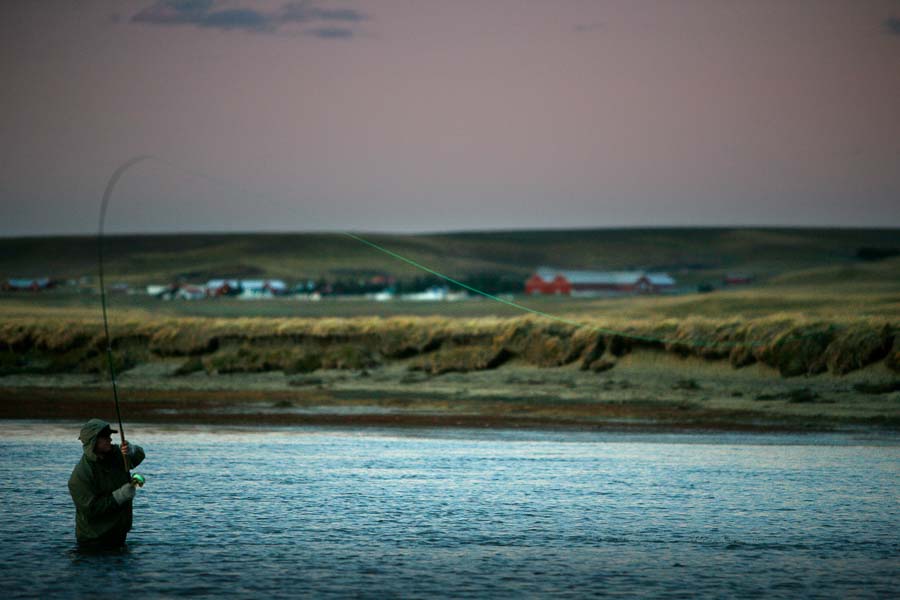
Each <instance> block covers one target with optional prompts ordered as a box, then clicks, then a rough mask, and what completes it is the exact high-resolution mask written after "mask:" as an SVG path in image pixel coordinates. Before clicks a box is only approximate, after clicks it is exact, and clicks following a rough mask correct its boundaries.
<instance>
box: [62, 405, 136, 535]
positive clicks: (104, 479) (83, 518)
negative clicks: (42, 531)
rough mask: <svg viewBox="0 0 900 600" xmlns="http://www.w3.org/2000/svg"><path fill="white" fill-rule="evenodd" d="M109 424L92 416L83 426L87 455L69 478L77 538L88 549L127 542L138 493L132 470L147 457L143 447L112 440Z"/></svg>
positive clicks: (80, 437) (113, 430)
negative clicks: (134, 500) (130, 471)
mask: <svg viewBox="0 0 900 600" xmlns="http://www.w3.org/2000/svg"><path fill="white" fill-rule="evenodd" d="M114 433H118V431H116V430H115V429H111V428H110V426H109V423H107V422H106V421H103V420H101V419H91V420H90V421H88V422H87V423H85V425H84V427H82V428H81V434H80V435H79V436H78V439H79V440H81V443H82V446H83V448H84V454H83V455H82V456H81V461H80V462H79V463H78V464H77V465H75V468H74V469H73V470H72V476H71V477H69V493H71V494H72V501H73V502H74V503H75V537H76V538H77V539H78V545H79V546H80V547H81V548H85V549H98V550H103V549H114V548H120V547H122V546H123V545H125V537H126V536H127V535H128V532H129V531H130V530H131V501H132V499H133V498H134V496H135V493H136V485H135V484H134V483H132V479H131V474H130V473H129V469H130V468H131V467H136V466H137V465H139V464H140V463H141V461H142V460H144V450H143V449H142V448H141V447H140V446H131V445H129V444H128V442H127V441H125V440H123V441H122V446H121V448H120V447H119V446H118V445H117V444H113V443H112V434H114Z"/></svg>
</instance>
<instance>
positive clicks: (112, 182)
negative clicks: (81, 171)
mask: <svg viewBox="0 0 900 600" xmlns="http://www.w3.org/2000/svg"><path fill="white" fill-rule="evenodd" d="M148 158H151V157H150V156H135V157H134V158H132V159H130V160H128V161H126V162H125V163H123V164H122V165H121V166H120V167H119V168H118V169H116V170H115V171H114V172H113V174H112V176H111V177H110V178H109V181H107V182H106V189H105V190H103V200H102V201H101V203H100V224H99V227H98V228H97V264H98V266H99V274H100V305H101V306H102V307H103V332H104V333H105V334H106V360H107V363H108V364H109V379H110V381H111V382H112V391H113V400H115V403H116V419H118V422H119V439H121V441H122V446H123V447H124V446H125V427H124V426H122V413H121V411H120V410H119V387H118V384H117V383H116V368H115V365H114V364H113V352H112V340H111V338H110V336H109V319H108V318H107V316H106V285H105V284H104V281H103V225H104V223H105V222H106V209H107V207H108V206H109V199H110V197H111V196H112V192H113V188H114V187H115V186H116V183H117V182H118V181H119V178H121V177H122V175H123V174H124V173H125V171H127V170H128V169H129V168H131V167H133V166H134V165H136V164H137V163H139V162H141V161H143V160H146V159H148ZM122 461H123V464H124V465H125V470H126V471H127V472H128V473H129V475H130V474H131V461H130V460H129V458H128V455H127V454H124V453H123V454H122ZM132 483H135V484H136V485H144V477H143V476H141V475H138V474H135V475H134V476H133V477H132Z"/></svg>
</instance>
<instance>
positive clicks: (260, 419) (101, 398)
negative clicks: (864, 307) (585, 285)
mask: <svg viewBox="0 0 900 600" xmlns="http://www.w3.org/2000/svg"><path fill="white" fill-rule="evenodd" d="M414 360H415V359H407V360H406V361H405V362H404V361H397V362H395V363H392V364H389V365H386V366H376V367H372V368H368V369H320V370H317V371H315V372H312V373H301V374H296V373H295V374H285V373H284V372H282V371H268V372H256V373H231V374H215V373H208V372H206V371H203V370H200V371H195V372H191V373H187V374H183V373H182V371H181V367H182V365H183V360H181V359H166V360H160V361H156V362H152V363H145V364H142V365H139V366H137V367H134V368H132V369H130V370H128V371H125V372H124V373H122V374H121V376H120V378H119V391H120V398H121V402H122V411H123V414H124V415H125V416H126V418H127V419H128V420H131V421H143V422H149V423H195V424H200V423H204V424H227V425H260V426H263V425H348V426H398V427H476V428H477V427H486V428H576V429H609V430H647V431H659V430H686V431H691V430H721V431H731V430H739V431H842V430H859V429H868V430H893V431H897V430H900V386H898V384H897V377H896V374H894V373H893V371H891V370H890V369H888V368H887V367H885V366H884V365H883V364H876V365H871V366H869V367H867V368H864V369H860V370H857V371H855V372H853V373H850V374H847V375H844V376H840V377H836V376H832V375H829V374H822V375H818V376H808V377H802V378H783V377H781V376H780V375H778V373H777V371H773V370H772V369H770V368H768V367H765V366H764V365H752V366H749V367H746V368H744V369H740V370H735V369H731V368H728V367H727V366H725V365H722V364H720V363H715V362H709V361H706V360H703V359H700V358H696V357H678V356H673V355H670V354H667V353H665V352H661V351H652V350H643V351H636V352H632V353H630V354H628V355H627V356H623V357H621V358H620V360H619V361H618V363H617V365H616V367H615V369H614V370H609V371H605V372H602V373H594V372H592V371H589V370H582V369H580V368H579V367H578V366H577V365H574V364H573V365H568V366H563V367H557V368H540V367H535V366H533V365H529V364H527V363H526V362H524V361H521V360H511V361H509V362H507V363H506V364H504V365H502V366H500V367H497V368H494V369H490V370H482V371H472V372H467V373H458V372H453V373H441V374H432V373H429V372H426V371H421V370H410V363H411V361H414ZM88 415H92V416H101V417H105V418H108V419H114V417H115V414H114V409H113V403H112V398H111V390H110V384H109V381H108V380H107V379H105V378H104V377H103V376H102V375H101V374H65V373H64V374H52V375H48V374H41V375H36V374H30V375H29V374H19V375H8V376H6V377H0V418H3V419H75V420H78V419H82V418H85V417H86V416H88Z"/></svg>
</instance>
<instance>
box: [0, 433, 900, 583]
mask: <svg viewBox="0 0 900 600" xmlns="http://www.w3.org/2000/svg"><path fill="white" fill-rule="evenodd" d="M126 427H128V433H129V437H131V438H133V440H134V441H135V442H137V443H140V444H142V445H143V446H144V447H145V448H146V450H147V456H148V458H147V460H146V462H145V463H144V464H143V465H142V466H141V469H140V471H141V473H143V474H144V475H145V476H146V477H147V479H148V483H147V486H146V487H145V488H144V489H142V490H140V491H139V492H138V498H137V500H136V501H135V529H134V531H133V532H132V534H131V536H130V538H129V547H128V550H127V551H125V552H122V553H113V554H106V555H102V556H96V555H84V554H79V553H78V552H76V551H75V550H74V533H73V519H74V509H73V508H72V506H71V501H70V499H69V497H68V491H67V489H66V480H67V478H68V475H69V473H70V471H71V469H72V467H73V466H74V464H75V463H76V462H77V460H78V458H79V454H80V445H79V443H78V441H77V440H76V439H75V438H76V437H77V434H78V424H75V423H73V424H66V425H59V424H46V423H18V422H5V423H0V440H2V441H0V510H2V511H3V514H4V518H3V519H2V520H0V538H2V540H3V543H2V544H0V588H2V589H3V590H4V592H5V593H4V595H5V596H12V597H18V596H22V597H26V596H27V597H34V596H44V595H47V594H54V595H60V596H72V597H84V596H90V595H95V594H96V595H101V594H102V595H107V596H109V595H118V594H132V595H136V596H138V597H147V596H149V597H171V596H198V595H199V596H218V595H222V594H225V595H239V596H256V595H261V594H266V595H269V596H281V597H288V596H291V597H293V596H297V595H300V594H305V595H313V596H323V595H326V596H329V595H330V596H347V595H355V596H367V597H382V596H384V595H386V594H387V595H395V596H396V595H402V596H405V597H431V596H473V595H476V596H507V597H509V596H521V595H523V594H529V595H535V594H537V595H550V594H552V595H553V596H562V597H566V596H571V597H581V596H584V595H587V594H610V595H621V594H634V595H637V596H642V597H672V596H683V597H723V596H727V597H734V596H746V597H749V596H759V595H765V596H767V597H782V598H795V597H798V596H803V597H823V598H824V597H845V596H848V595H851V596H856V597H860V596H862V597H866V596H868V597H887V596H890V595H892V594H894V593H896V590H897V589H898V587H900V567H898V564H900V560H898V559H900V540H898V536H897V531H898V530H900V512H898V474H900V441H898V439H897V438H895V437H890V436H888V437H884V436H882V437H877V438H861V437H856V438H854V437H849V436H822V435H820V436H815V437H810V436H797V435H790V436H787V435H768V436H767V435H748V434H740V435H736V434H732V435H718V434H715V435H714V434H710V435H658V434H657V435H649V434H648V435H634V434H602V435H601V434H588V433H559V432H556V433H534V432H529V433H525V434H518V433H500V432H472V431H451V432H446V431H436V430H432V431H427V430H417V431H378V430H371V429H365V430H337V429H334V430H328V429H321V428H319V429H313V428H306V429H269V430H266V431H260V430H249V429H239V428H230V429H224V428H202V429H187V428H184V429H163V428H159V427H151V426H140V425H132V426H130V427H129V426H128V424H126Z"/></svg>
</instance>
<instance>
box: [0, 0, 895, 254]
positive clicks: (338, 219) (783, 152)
mask: <svg viewBox="0 0 900 600" xmlns="http://www.w3.org/2000/svg"><path fill="white" fill-rule="evenodd" d="M0 81H2V86H0V140H2V142H0V236H4V237H10V236H26V235H27V236H30V235H46V234H92V233H95V232H96V231H97V222H98V210H99V204H100V199H101V196H102V194H103V190H104V187H105V186H106V184H107V181H108V180H109V178H110V176H111V175H112V173H113V172H114V171H115V170H116V168H117V167H119V166H120V165H122V164H123V163H124V162H126V161H127V160H129V159H130V158H132V157H134V156H138V155H151V156H153V157H154V158H152V159H149V160H145V161H142V162H140V163H138V164H136V165H135V166H133V167H131V168H130V169H129V170H127V171H126V172H125V173H124V174H123V176H122V177H121V179H120V180H119V181H118V183H117V185H116V187H115V190H114V193H113V196H112V199H111V202H110V208H109V213H108V216H107V221H106V229H107V231H109V232H184V231H323V230H325V231H342V230H358V231H369V232H371V231H379V232H425V231H458V230H494V229H522V228H528V229H545V228H594V227H596V228H606V227H657V226H664V227H668V226H758V225H764V226H849V227H900V2H898V1H876V0H867V1H865V2H860V1H858V0H850V1H846V2H841V1H829V0H815V1H799V0H797V1H787V2H785V1H784V0H775V1H767V0H758V1H753V2H747V1H745V0H734V1H732V0H716V1H692V0H683V1H674V0H660V1H650V0H648V1H642V0H623V1H603V0H553V1H547V0H544V1H536V0H477V1H467V0H454V1H447V0H444V1H437V0H371V1H359V0H309V1H284V0H274V1H271V2H251V1H245V0H184V1H157V0H127V1H116V2H90V1H87V2H71V1H69V0H65V1H51V0H40V1H34V0H4V1H3V2H0Z"/></svg>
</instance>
